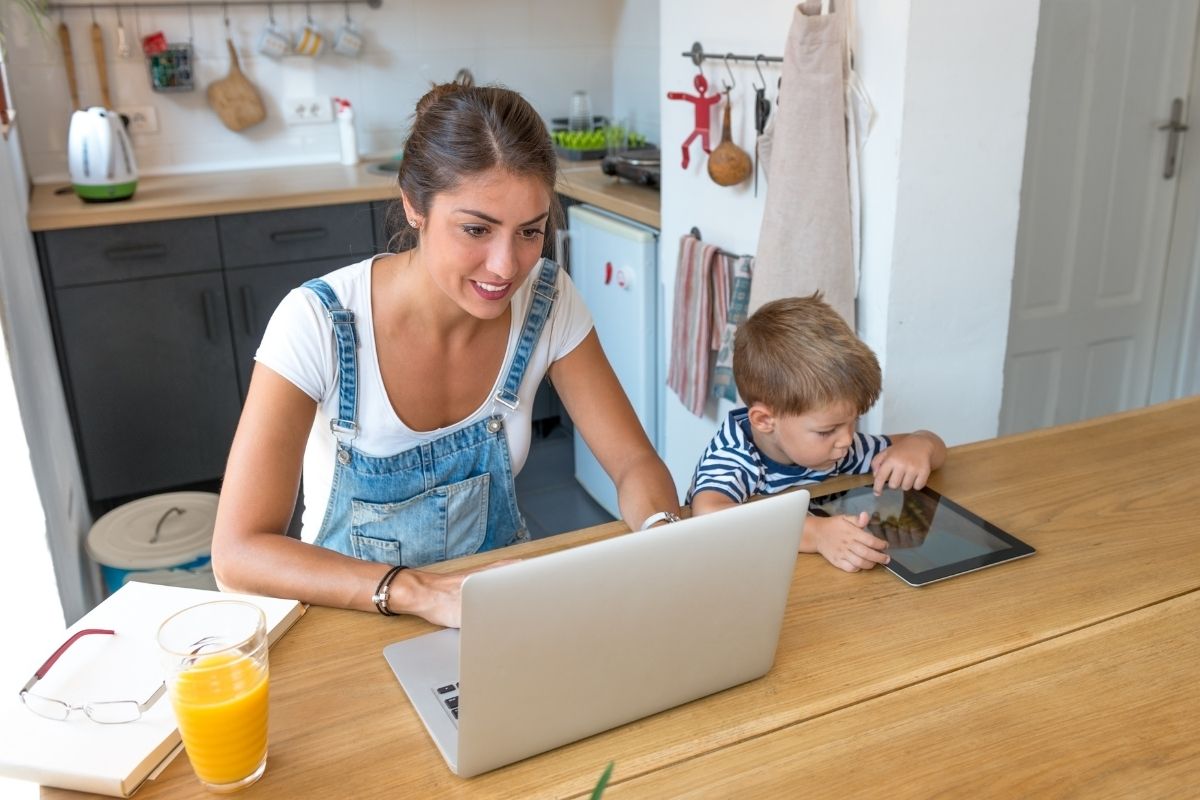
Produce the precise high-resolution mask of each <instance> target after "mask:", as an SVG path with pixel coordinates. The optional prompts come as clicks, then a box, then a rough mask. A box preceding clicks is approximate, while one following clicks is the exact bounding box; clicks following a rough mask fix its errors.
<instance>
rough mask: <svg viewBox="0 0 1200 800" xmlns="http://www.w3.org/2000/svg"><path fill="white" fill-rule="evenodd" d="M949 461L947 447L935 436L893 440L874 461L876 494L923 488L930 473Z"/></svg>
mask: <svg viewBox="0 0 1200 800" xmlns="http://www.w3.org/2000/svg"><path fill="white" fill-rule="evenodd" d="M945 458H946V445H945V444H944V443H943V442H942V440H941V439H940V438H938V437H937V436H936V435H935V434H932V433H929V432H928V431H917V432H916V433H910V434H908V435H906V436H895V437H893V444H892V446H891V447H889V448H888V449H886V450H884V451H883V452H882V453H880V454H879V455H877V456H875V458H873V459H871V471H872V472H874V473H875V494H880V493H881V492H882V491H883V488H884V487H885V486H887V487H888V488H890V489H920V488H922V487H923V486H924V485H925V482H926V481H927V480H929V473H930V472H932V471H933V470H935V469H937V468H938V467H939V466H941V464H942V462H943V461H944V460H945Z"/></svg>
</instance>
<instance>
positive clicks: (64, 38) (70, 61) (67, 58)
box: [58, 22, 80, 111]
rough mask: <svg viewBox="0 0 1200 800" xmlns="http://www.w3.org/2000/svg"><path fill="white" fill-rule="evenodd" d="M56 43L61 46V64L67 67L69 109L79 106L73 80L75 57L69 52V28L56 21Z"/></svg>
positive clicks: (77, 90) (77, 88)
mask: <svg viewBox="0 0 1200 800" xmlns="http://www.w3.org/2000/svg"><path fill="white" fill-rule="evenodd" d="M58 43H59V45H60V46H61V47H62V57H63V66H64V67H66V69H67V88H68V89H70V91H71V110H72V111H74V110H76V109H77V108H79V107H80V106H79V84H77V83H76V82H75V57H74V55H73V54H72V53H71V29H70V28H68V27H67V23H65V22H60V23H58Z"/></svg>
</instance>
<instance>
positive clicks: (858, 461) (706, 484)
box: [687, 408, 892, 503]
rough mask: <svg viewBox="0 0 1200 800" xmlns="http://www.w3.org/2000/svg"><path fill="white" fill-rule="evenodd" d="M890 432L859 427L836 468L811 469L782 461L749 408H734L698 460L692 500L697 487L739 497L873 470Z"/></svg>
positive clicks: (740, 500) (739, 500) (690, 493)
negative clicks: (760, 444) (762, 439)
mask: <svg viewBox="0 0 1200 800" xmlns="http://www.w3.org/2000/svg"><path fill="white" fill-rule="evenodd" d="M891 444H892V440H891V439H889V438H888V437H886V436H872V435H871V434H867V433H855V434H854V441H853V442H852V443H851V445H850V452H848V453H846V455H845V456H844V457H843V458H842V460H841V461H839V462H838V463H837V464H835V465H834V467H833V469H826V470H820V469H809V468H808V467H802V466H800V465H799V464H780V463H779V462H777V461H773V460H772V459H770V458H768V457H767V455H766V454H765V453H763V452H762V451H761V450H759V449H758V448H757V447H756V446H755V444H754V438H753V436H752V435H751V433H750V417H749V411H748V410H747V409H746V408H736V409H734V410H733V411H730V412H729V416H728V417H726V418H725V422H724V424H722V425H721V429H720V430H719V431H717V435H716V436H714V437H713V440H712V441H711V442H709V444H708V449H706V450H705V451H704V455H703V456H701V457H700V463H699V464H697V465H696V473H695V475H693V476H692V486H691V488H690V489H688V496H687V500H688V502H689V503H691V502H692V496H693V495H694V494H696V492H707V491H716V492H720V493H721V494H723V495H725V496H726V497H728V498H729V499H731V500H733V501H734V502H737V503H744V502H746V500H748V499H749V498H750V497H751V495H756V494H776V493H778V492H782V491H783V490H785V489H791V488H793V487H795V486H806V485H808V484H811V483H820V482H821V481H823V480H825V479H826V478H831V477H833V476H834V475H862V474H865V473H868V472H870V471H871V459H873V458H875V456H877V455H879V454H880V453H881V452H883V451H884V450H885V449H887V448H888V447H890V446H891Z"/></svg>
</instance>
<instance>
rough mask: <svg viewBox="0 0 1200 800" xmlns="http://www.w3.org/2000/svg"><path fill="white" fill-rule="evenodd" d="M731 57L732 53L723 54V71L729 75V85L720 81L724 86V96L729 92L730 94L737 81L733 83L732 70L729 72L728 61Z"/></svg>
mask: <svg viewBox="0 0 1200 800" xmlns="http://www.w3.org/2000/svg"><path fill="white" fill-rule="evenodd" d="M732 57H733V53H726V54H725V58H724V61H725V71H726V72H728V73H729V83H725V81H724V80H722V81H721V83H724V84H725V92H726V94H728V93H729V92H731V91H732V90H733V87H735V86H737V81H735V80H734V79H733V70H731V69H730V68H729V59H730V58H732Z"/></svg>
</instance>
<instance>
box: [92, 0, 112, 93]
mask: <svg viewBox="0 0 1200 800" xmlns="http://www.w3.org/2000/svg"><path fill="white" fill-rule="evenodd" d="M92 55H93V56H95V58H96V77H98V78H99V79H100V104H101V105H103V106H104V107H105V108H112V107H113V104H112V97H110V96H109V94H108V64H107V63H105V60H104V32H103V31H102V30H100V23H99V22H96V9H95V7H93V8H92Z"/></svg>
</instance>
